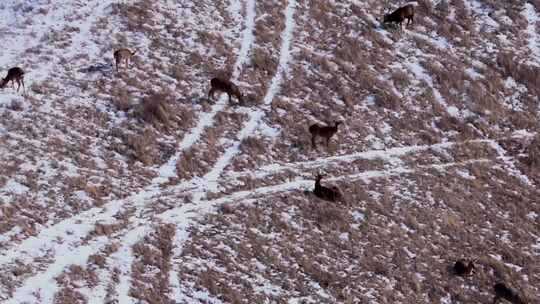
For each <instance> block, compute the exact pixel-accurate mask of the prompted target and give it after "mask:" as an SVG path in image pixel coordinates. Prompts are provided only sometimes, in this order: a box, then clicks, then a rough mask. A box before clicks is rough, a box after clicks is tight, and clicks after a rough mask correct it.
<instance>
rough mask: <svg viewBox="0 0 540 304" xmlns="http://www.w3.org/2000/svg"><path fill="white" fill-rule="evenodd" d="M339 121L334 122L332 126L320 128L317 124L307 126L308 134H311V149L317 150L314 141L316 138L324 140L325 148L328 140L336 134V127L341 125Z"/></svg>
mask: <svg viewBox="0 0 540 304" xmlns="http://www.w3.org/2000/svg"><path fill="white" fill-rule="evenodd" d="M341 123H342V122H341V121H336V122H335V124H334V126H320V125H318V124H312V125H311V126H309V133H311V146H312V147H313V149H315V148H317V145H316V143H315V139H316V138H317V136H319V137H322V138H325V139H326V147H327V148H328V145H329V144H330V138H331V137H332V136H334V134H336V132H337V131H338V126H339V125H340V124H341Z"/></svg>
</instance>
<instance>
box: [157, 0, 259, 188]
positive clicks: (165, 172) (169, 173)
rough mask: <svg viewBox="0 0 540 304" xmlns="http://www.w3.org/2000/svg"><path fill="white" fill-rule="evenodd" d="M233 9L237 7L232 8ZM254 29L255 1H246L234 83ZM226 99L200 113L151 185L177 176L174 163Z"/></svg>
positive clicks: (212, 121) (218, 110)
mask: <svg viewBox="0 0 540 304" xmlns="http://www.w3.org/2000/svg"><path fill="white" fill-rule="evenodd" d="M233 8H235V9H237V8H238V6H235V7H233ZM254 28H255V1H253V0H248V1H247V2H246V17H245V28H244V31H243V34H242V37H243V39H242V44H241V47H240V51H239V52H238V60H237V61H236V63H235V65H234V69H233V74H232V80H233V81H235V80H237V79H238V77H239V76H240V72H241V71H242V66H243V65H244V64H245V62H246V60H247V58H248V55H249V52H250V50H251V45H252V44H253V40H254V38H255V37H254V34H253V30H254ZM226 100H227V98H226V96H225V95H222V96H221V98H220V99H219V101H218V102H217V103H216V104H215V105H214V106H212V109H211V111H210V112H207V113H202V114H201V116H200V117H199V119H198V123H197V126H196V127H195V128H193V129H192V130H191V131H190V133H189V134H186V135H185V136H184V138H183V139H182V141H181V142H180V144H179V145H178V147H177V148H176V153H175V154H174V155H173V156H172V157H171V158H170V159H169V161H168V162H167V163H166V164H164V165H163V166H161V167H160V168H159V170H158V172H159V176H158V177H156V178H155V179H154V180H153V181H152V184H153V185H161V184H163V183H165V182H167V181H168V180H169V179H170V178H171V177H175V176H177V172H176V163H177V162H178V160H179V159H180V156H181V155H182V153H183V152H185V151H186V150H187V149H189V148H190V147H191V146H193V144H195V142H197V141H198V140H199V139H200V138H201V135H202V133H203V132H204V130H205V129H206V128H207V127H209V126H211V125H212V124H213V123H214V117H215V116H216V114H217V113H218V112H220V111H222V110H223V109H224V108H225V106H226V105H227V101H226Z"/></svg>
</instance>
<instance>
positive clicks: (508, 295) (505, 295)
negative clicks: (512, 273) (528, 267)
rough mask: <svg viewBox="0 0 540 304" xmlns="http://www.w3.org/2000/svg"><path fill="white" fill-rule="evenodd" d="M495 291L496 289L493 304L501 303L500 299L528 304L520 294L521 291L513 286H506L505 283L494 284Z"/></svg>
mask: <svg viewBox="0 0 540 304" xmlns="http://www.w3.org/2000/svg"><path fill="white" fill-rule="evenodd" d="M493 291H495V297H494V298H493V304H497V303H499V300H500V299H505V300H506V301H508V302H510V303H512V304H527V301H525V300H524V299H523V298H522V297H521V296H520V295H519V292H518V291H517V290H516V289H514V288H512V287H508V286H506V284H504V283H497V284H495V285H494V286H493Z"/></svg>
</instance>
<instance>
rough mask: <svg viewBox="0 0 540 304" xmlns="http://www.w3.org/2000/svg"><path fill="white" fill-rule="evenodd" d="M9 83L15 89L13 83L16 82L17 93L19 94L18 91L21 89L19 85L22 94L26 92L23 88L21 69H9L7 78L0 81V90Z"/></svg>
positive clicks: (22, 72)
mask: <svg viewBox="0 0 540 304" xmlns="http://www.w3.org/2000/svg"><path fill="white" fill-rule="evenodd" d="M10 81H11V85H12V86H13V88H15V82H17V92H19V89H20V88H21V84H22V87H23V92H25V91H26V88H25V87H24V71H23V69H21V68H19V67H14V68H11V69H9V70H8V73H7V76H6V77H5V78H2V81H0V88H1V89H3V88H4V87H5V86H6V85H7V84H8V83H9V82H10Z"/></svg>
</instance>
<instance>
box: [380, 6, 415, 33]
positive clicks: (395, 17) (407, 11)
mask: <svg viewBox="0 0 540 304" xmlns="http://www.w3.org/2000/svg"><path fill="white" fill-rule="evenodd" d="M405 19H407V26H409V24H411V23H413V22H414V5H412V4H407V5H405V6H402V7H400V8H398V9H397V10H395V11H394V12H393V13H391V14H385V15H384V19H383V22H384V23H388V22H394V23H396V24H397V25H399V27H400V29H403V21H404V20H405Z"/></svg>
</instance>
